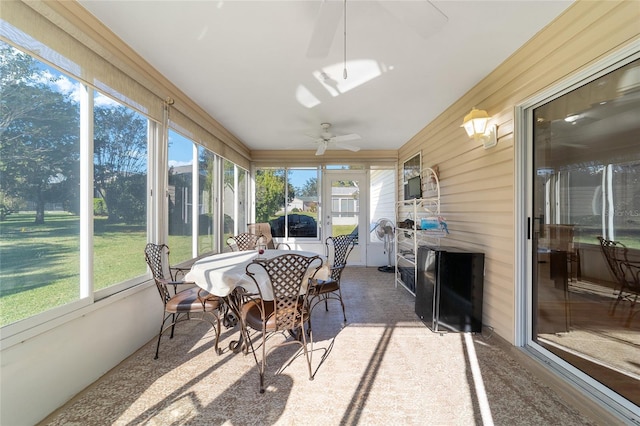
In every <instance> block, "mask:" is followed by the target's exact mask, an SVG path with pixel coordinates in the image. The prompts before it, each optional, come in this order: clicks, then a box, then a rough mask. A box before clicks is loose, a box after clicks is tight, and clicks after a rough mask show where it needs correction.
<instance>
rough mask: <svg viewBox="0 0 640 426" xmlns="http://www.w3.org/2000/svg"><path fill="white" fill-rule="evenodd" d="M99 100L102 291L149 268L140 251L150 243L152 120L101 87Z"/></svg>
mask: <svg viewBox="0 0 640 426" xmlns="http://www.w3.org/2000/svg"><path fill="white" fill-rule="evenodd" d="M94 100H95V101H94V112H93V116H94V137H93V159H94V160H93V182H94V200H93V205H94V212H93V213H94V216H93V217H94V219H93V225H94V226H93V254H94V256H93V276H94V290H100V289H103V288H106V287H109V286H112V285H114V284H119V283H122V282H124V281H127V280H130V279H132V278H135V277H140V276H143V275H144V274H145V273H146V271H147V266H146V263H145V262H144V259H143V258H141V256H140V253H142V252H143V251H144V246H145V244H146V243H147V201H148V197H147V193H148V191H147V158H148V157H147V135H148V128H147V127H148V120H147V119H146V118H145V117H143V116H142V115H141V114H139V113H137V112H135V111H133V110H132V109H130V108H127V107H126V106H124V105H122V104H119V103H118V102H116V101H113V100H111V99H109V98H107V97H106V96H103V95H101V94H99V93H98V92H95V93H94ZM123 259H128V261H123ZM115 265H117V267H114V266H115Z"/></svg>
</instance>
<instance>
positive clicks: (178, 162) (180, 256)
mask: <svg viewBox="0 0 640 426" xmlns="http://www.w3.org/2000/svg"><path fill="white" fill-rule="evenodd" d="M195 146H196V145H195V144H194V143H193V142H192V141H190V140H189V139H187V138H185V137H183V136H181V135H180V134H178V133H176V132H174V131H172V130H169V156H168V159H169V163H168V170H169V178H168V185H169V186H168V191H167V195H168V200H167V201H168V203H169V231H168V245H169V248H170V250H171V262H172V263H174V264H175V263H180V262H182V261H185V260H188V259H191V258H192V257H193V256H192V241H193V165H194V161H193V157H194V149H195Z"/></svg>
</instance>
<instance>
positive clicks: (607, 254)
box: [598, 237, 627, 283]
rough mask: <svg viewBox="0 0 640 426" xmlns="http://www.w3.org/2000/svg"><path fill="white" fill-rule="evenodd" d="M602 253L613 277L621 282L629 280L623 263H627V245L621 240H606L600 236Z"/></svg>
mask: <svg viewBox="0 0 640 426" xmlns="http://www.w3.org/2000/svg"><path fill="white" fill-rule="evenodd" d="M598 240H599V241H600V248H601V249H602V254H603V255H604V258H605V259H606V261H607V266H608V267H609V271H610V272H611V274H612V275H613V277H614V278H615V279H616V280H617V281H618V282H619V283H624V282H625V281H627V277H625V269H624V267H623V265H624V264H625V263H627V247H626V246H625V245H624V244H622V243H621V242H619V241H612V240H606V239H604V238H602V237H598Z"/></svg>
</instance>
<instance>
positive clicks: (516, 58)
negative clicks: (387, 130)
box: [398, 0, 640, 343]
mask: <svg viewBox="0 0 640 426" xmlns="http://www.w3.org/2000/svg"><path fill="white" fill-rule="evenodd" d="M639 22H640V2H639V1H635V0H633V1H578V2H576V3H575V4H573V5H572V6H571V7H570V8H569V9H567V10H566V12H565V13H564V14H562V15H561V16H560V17H558V18H557V19H556V20H555V21H554V22H553V23H551V24H550V25H549V26H548V27H546V28H545V29H544V30H543V31H541V32H540V33H539V34H538V35H537V36H536V37H534V38H533V39H531V40H530V41H529V42H528V43H527V44H525V45H524V46H523V47H522V48H520V49H519V50H518V51H517V52H516V53H515V54H514V55H512V56H511V57H510V58H509V59H507V60H506V61H505V62H504V63H503V64H501V65H500V66H499V67H498V68H496V70H494V71H493V72H492V73H491V74H489V75H488V76H487V77H486V78H485V79H483V80H482V81H481V82H480V83H479V84H478V85H477V86H475V87H474V88H473V89H472V90H470V91H469V92H468V93H467V94H465V95H464V96H463V97H462V98H461V99H459V100H458V101H457V102H455V103H454V104H453V105H451V106H450V107H449V108H448V109H447V110H446V111H444V112H443V113H442V114H441V115H440V116H439V117H438V118H437V119H435V120H434V121H433V122H431V123H429V124H428V125H427V126H426V127H425V128H424V129H423V130H422V131H420V132H419V133H418V134H417V135H416V136H415V137H413V138H412V139H411V140H410V141H409V142H407V143H406V144H405V145H404V146H403V147H402V148H401V149H400V150H399V152H398V158H399V169H400V170H401V169H402V162H403V161H405V160H406V159H408V158H410V157H412V156H413V155H414V154H415V153H417V152H421V153H422V166H423V168H424V167H433V166H434V165H438V167H439V169H440V189H441V202H442V204H441V205H442V208H441V210H442V213H443V216H444V217H445V218H446V219H447V223H448V226H449V230H450V231H451V234H450V236H448V237H447V238H446V239H443V240H442V245H451V246H456V247H460V248H464V249H468V250H477V251H481V252H484V253H485V283H484V312H483V322H484V324H485V325H487V326H490V327H492V328H493V329H494V330H495V332H496V333H497V334H499V335H500V336H502V337H503V338H505V339H506V340H508V341H509V342H511V343H514V341H515V332H516V330H515V323H516V319H515V288H516V276H515V262H516V253H515V222H516V218H515V214H514V208H515V205H516V204H515V203H516V198H515V197H516V193H519V192H520V191H522V190H524V189H522V188H516V187H515V176H516V170H515V155H514V107H515V106H516V105H518V104H519V103H521V102H523V101H524V100H526V99H527V98H530V97H531V96H533V95H534V94H536V93H537V92H539V91H541V90H542V89H544V88H546V87H549V86H551V85H553V84H555V83H557V82H559V81H560V80H562V79H563V78H565V77H567V76H569V75H571V74H573V73H575V72H576V71H578V70H580V69H581V68H583V67H585V66H586V65H589V64H591V63H593V62H595V61H598V60H599V59H601V58H603V57H606V56H607V55H608V54H610V53H612V52H614V51H615V50H617V49H619V48H621V47H622V46H625V45H627V44H628V43H630V42H631V41H633V40H637V39H638V38H639V33H640V24H639ZM486 48H487V49H491V46H487V47H486ZM473 106H476V107H477V108H479V109H484V110H486V111H487V112H488V113H489V115H491V116H492V123H494V124H497V125H498V126H499V127H498V145H497V146H496V147H494V148H490V149H487V150H485V149H484V148H483V147H482V146H480V145H479V144H477V143H475V142H474V141H472V140H471V139H469V138H468V137H467V135H466V133H465V132H464V129H461V128H460V125H461V124H462V119H463V117H464V116H465V115H466V114H467V113H468V112H469V111H470V110H471V108H472V107H473ZM398 181H399V185H401V183H402V179H401V176H399V179H398ZM398 194H400V196H401V195H402V188H401V187H400V186H399V187H398Z"/></svg>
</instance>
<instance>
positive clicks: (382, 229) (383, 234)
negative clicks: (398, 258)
mask: <svg viewBox="0 0 640 426" xmlns="http://www.w3.org/2000/svg"><path fill="white" fill-rule="evenodd" d="M373 231H374V232H375V233H376V237H378V238H379V239H380V240H381V241H382V242H384V251H385V252H386V253H387V256H388V261H387V266H380V267H379V268H378V271H380V272H394V271H395V268H394V267H393V266H392V263H393V262H392V257H391V252H392V251H393V232H394V228H393V222H392V221H391V220H389V219H385V218H381V219H378V221H377V222H376V225H375V227H374V228H373Z"/></svg>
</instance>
